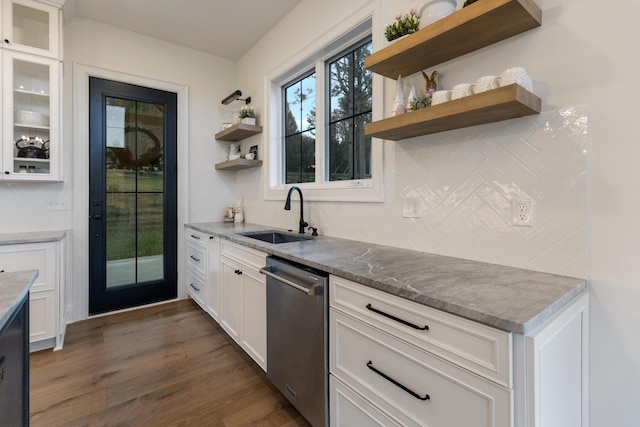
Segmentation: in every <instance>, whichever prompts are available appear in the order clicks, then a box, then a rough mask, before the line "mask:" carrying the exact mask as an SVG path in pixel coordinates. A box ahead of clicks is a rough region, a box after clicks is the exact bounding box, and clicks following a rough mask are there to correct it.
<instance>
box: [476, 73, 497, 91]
mask: <svg viewBox="0 0 640 427" xmlns="http://www.w3.org/2000/svg"><path fill="white" fill-rule="evenodd" d="M498 87H500V77H498V76H482V77H480V78H479V79H478V80H476V87H475V93H482V92H486V91H488V90H492V89H497V88H498Z"/></svg>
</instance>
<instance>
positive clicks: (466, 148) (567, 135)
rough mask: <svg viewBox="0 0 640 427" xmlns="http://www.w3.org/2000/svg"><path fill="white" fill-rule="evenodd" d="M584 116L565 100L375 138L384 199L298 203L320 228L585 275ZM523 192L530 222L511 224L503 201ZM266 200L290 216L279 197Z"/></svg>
mask: <svg viewBox="0 0 640 427" xmlns="http://www.w3.org/2000/svg"><path fill="white" fill-rule="evenodd" d="M587 119H588V117H587V111H586V108H584V107H579V108H568V109H564V110H559V111H553V112H547V113H543V114H541V115H539V116H530V117H526V118H520V119H514V120H509V121H505V122H499V123H494V124H489V125H483V126H474V127H470V128H466V129H459V130H455V131H450V132H443V133H440V134H434V135H429V136H424V137H418V138H413V139H408V140H404V141H399V142H385V144H386V146H385V168H386V170H385V179H386V182H385V202H384V203H366V204H363V203H320V202H318V203H314V202H311V203H309V204H307V203H306V202H305V205H307V206H305V212H308V217H309V220H310V222H311V223H313V224H314V226H318V227H320V232H321V233H322V234H326V235H330V236H337V237H344V238H348V239H356V240H363V241H369V242H375V243H382V244H386V245H391V246H396V247H402V248H407V249H415V250H419V251H425V252H431V253H437V254H443V255H449V256H455V257H460V258H466V259H473V260H478V261H486V262H490V263H497V264H502V265H508V266H514V267H523V268H528V269H532V270H538V271H545V272H550V273H557V274H565V275H571V276H578V277H587V217H586V212H587V207H586V203H587V153H588V120H587ZM389 144H391V145H389ZM404 197H411V198H418V199H419V200H420V202H421V204H422V217H421V218H404V217H403V209H402V208H403V198H404ZM523 198H524V199H531V200H532V201H533V204H534V205H533V222H534V223H533V227H517V226H514V225H512V207H511V201H512V200H513V199H523ZM262 203H264V202H262ZM263 207H264V206H263ZM269 208H270V209H269ZM269 208H267V209H266V210H264V209H263V210H262V212H261V213H262V214H267V216H269V215H268V213H269V211H271V212H272V213H273V214H274V217H273V220H274V221H275V222H276V223H279V224H277V225H280V226H283V227H288V226H290V225H291V224H290V222H291V218H290V217H289V215H287V216H285V215H283V214H282V211H281V210H282V206H281V203H279V202H278V203H275V204H270V206H269ZM248 209H249V210H250V209H252V207H251V206H248ZM255 209H257V207H255ZM260 209H262V207H261V208H260ZM274 225H275V224H274Z"/></svg>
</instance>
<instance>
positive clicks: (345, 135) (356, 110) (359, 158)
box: [327, 41, 372, 181]
mask: <svg viewBox="0 0 640 427" xmlns="http://www.w3.org/2000/svg"><path fill="white" fill-rule="evenodd" d="M371 53H372V45H371V42H370V41H369V42H366V43H364V44H362V45H360V46H359V47H357V48H356V49H353V50H351V51H349V52H347V53H345V54H343V55H341V56H340V57H339V58H337V59H335V60H333V61H330V62H329V64H328V66H327V69H328V73H329V76H330V77H329V81H330V89H329V90H330V94H329V95H330V96H329V144H328V145H329V162H328V173H327V174H328V175H329V180H330V181H340V180H352V179H365V178H371V137H366V136H365V135H364V124H365V123H368V122H371V100H372V95H371V71H369V70H367V69H366V68H365V67H364V58H365V57H366V56H368V55H371Z"/></svg>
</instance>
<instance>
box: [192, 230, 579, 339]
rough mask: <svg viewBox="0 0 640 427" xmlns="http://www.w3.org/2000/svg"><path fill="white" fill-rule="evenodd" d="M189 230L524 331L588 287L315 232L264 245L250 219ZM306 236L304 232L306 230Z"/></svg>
mask: <svg viewBox="0 0 640 427" xmlns="http://www.w3.org/2000/svg"><path fill="white" fill-rule="evenodd" d="M187 227H190V228H192V229H194V230H198V231H201V232H203V233H207V234H211V235H217V236H220V237H222V238H225V239H228V240H230V241H233V242H236V243H240V244H243V245H245V246H248V247H251V248H254V249H258V250H261V251H263V252H266V253H269V254H272V255H276V256H279V257H282V258H285V259H288V260H290V261H295V262H299V263H301V264H305V265H307V266H310V267H314V268H317V269H319V270H323V271H326V272H328V273H331V274H335V275H336V276H340V277H343V278H345V279H349V280H353V281H354V282H358V283H361V284H363V285H366V286H369V287H372V288H375V289H379V290H381V291H384V292H387V293H389V294H393V295H396V296H399V297H402V298H405V299H408V300H412V301H415V302H419V303H421V304H424V305H427V306H430V307H434V308H437V309H440V310H443V311H446V312H449V313H452V314H455V315H458V316H462V317H465V318H467V319H471V320H474V321H477V322H480V323H483V324H485V325H489V326H493V327H495V328H498V329H502V330H505V331H510V332H516V333H519V334H527V333H529V332H532V331H534V330H535V329H536V328H537V327H538V326H539V325H541V324H542V323H543V322H544V321H545V320H547V319H548V318H550V317H551V316H553V314H555V313H556V312H557V311H559V310H560V309H561V308H562V307H564V306H565V305H566V304H567V303H568V302H569V301H571V300H572V299H573V298H575V297H576V296H577V295H579V294H580V293H581V292H583V291H585V290H586V289H587V282H586V280H585V279H579V278H574V277H566V276H559V275H555V274H548V273H540V272H536V271H530V270H525V269H520V268H512V267H504V266H500V265H495V264H488V263H482V262H477V261H470V260H464V259H460V258H453V257H447V256H442V255H434V254H429V253H425V252H418V251H411V250H407V249H398V248H394V247H390V246H383V245H377V244H373V243H365V242H358V241H354V240H346V239H339V238H334V237H325V236H320V237H316V238H313V239H311V240H307V241H303V242H292V243H282V244H277V245H274V244H270V243H264V242H261V241H259V240H256V239H251V238H249V237H245V236H241V235H239V234H238V233H243V232H251V231H258V230H278V231H285V232H286V230H279V229H277V228H274V227H268V226H264V225H254V224H238V225H236V224H233V223H231V224H229V223H221V222H210V223H195V224H187ZM307 236H308V235H307Z"/></svg>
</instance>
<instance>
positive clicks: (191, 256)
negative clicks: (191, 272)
mask: <svg viewBox="0 0 640 427" xmlns="http://www.w3.org/2000/svg"><path fill="white" fill-rule="evenodd" d="M189 258H191V259H192V260H194V261H196V262H200V259H198V258H196V257H194V256H193V255H189Z"/></svg>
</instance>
